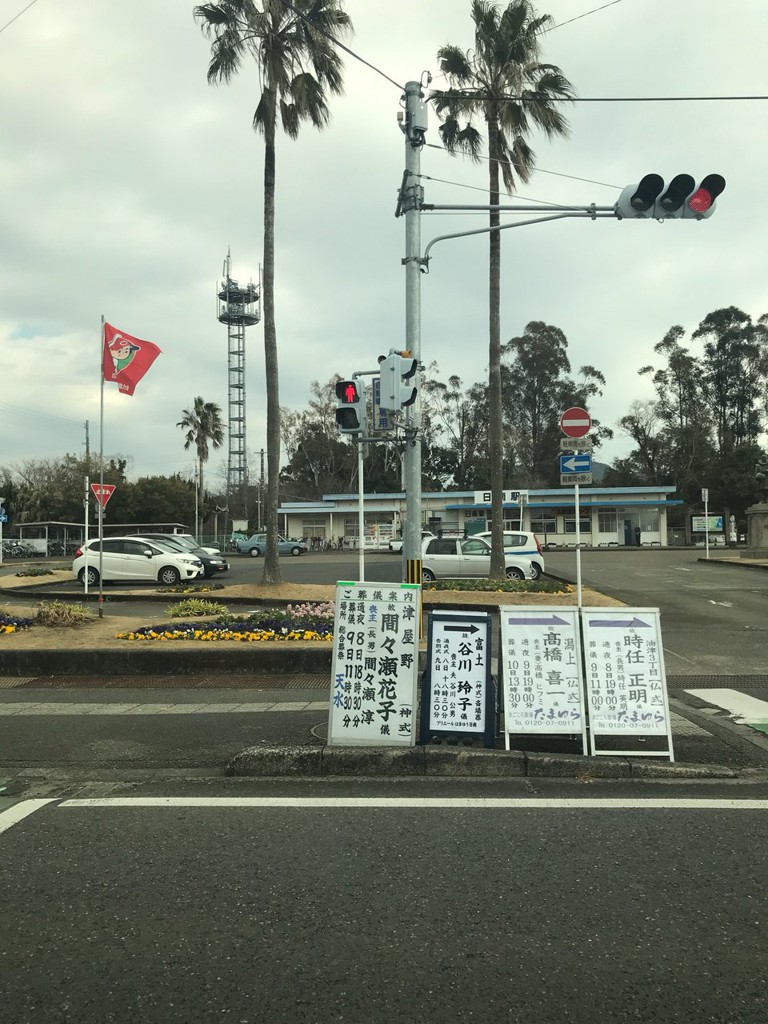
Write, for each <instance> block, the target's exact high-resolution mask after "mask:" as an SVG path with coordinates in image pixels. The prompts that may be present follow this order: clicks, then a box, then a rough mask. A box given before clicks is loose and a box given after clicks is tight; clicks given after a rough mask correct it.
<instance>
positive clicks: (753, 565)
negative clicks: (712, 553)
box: [697, 558, 768, 572]
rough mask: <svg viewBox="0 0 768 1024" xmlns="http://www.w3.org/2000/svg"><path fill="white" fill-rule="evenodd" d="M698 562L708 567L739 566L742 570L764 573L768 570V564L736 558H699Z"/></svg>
mask: <svg viewBox="0 0 768 1024" xmlns="http://www.w3.org/2000/svg"><path fill="white" fill-rule="evenodd" d="M697 561H698V562H705V563H706V564H707V565H737V566H739V567H740V568H742V569H760V570H761V571H762V572H765V571H766V570H768V562H763V563H760V562H747V561H738V560H737V559H735V558H698V559H697Z"/></svg>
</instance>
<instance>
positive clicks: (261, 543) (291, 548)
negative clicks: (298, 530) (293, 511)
mask: <svg viewBox="0 0 768 1024" xmlns="http://www.w3.org/2000/svg"><path fill="white" fill-rule="evenodd" d="M237 550H238V551H239V552H240V554H241V555H250V556H251V558H259V557H260V556H261V555H263V554H264V552H265V551H266V550H267V535H266V533H254V534H253V536H251V537H249V538H248V540H239V541H238V542H237ZM307 550H308V548H307V545H306V544H305V543H304V541H303V540H286V539H285V537H278V538H277V553H278V555H303V554H304V552H305V551H307Z"/></svg>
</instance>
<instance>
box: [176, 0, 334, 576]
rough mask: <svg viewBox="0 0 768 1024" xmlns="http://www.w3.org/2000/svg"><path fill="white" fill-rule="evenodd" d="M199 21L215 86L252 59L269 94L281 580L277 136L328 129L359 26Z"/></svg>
mask: <svg viewBox="0 0 768 1024" xmlns="http://www.w3.org/2000/svg"><path fill="white" fill-rule="evenodd" d="M194 14H195V17H196V18H197V19H198V20H199V21H200V22H201V27H202V29H203V31H204V32H206V33H207V34H208V36H209V37H210V36H212V37H213V42H212V44H211V61H210V64H209V65H208V81H209V82H211V83H215V82H220V81H223V82H229V81H230V80H231V79H232V78H233V77H234V75H235V74H237V72H238V71H239V70H240V69H241V67H242V65H243V62H244V60H245V59H246V58H247V57H249V56H250V57H252V58H253V59H254V60H255V61H256V64H257V65H258V68H259V81H260V86H261V96H260V97H259V101H258V104H257V107H256V111H255V113H254V115H253V127H254V129H255V130H256V131H259V132H261V133H262V134H263V135H264V267H263V274H262V295H263V307H264V363H265V375H266V389H267V497H266V502H265V509H264V511H265V524H266V528H267V550H266V555H265V559H264V570H263V577H262V579H263V582H265V583H279V582H280V581H281V578H282V577H281V573H280V563H279V561H278V556H277V536H278V521H277V505H278V485H279V477H280V391H279V380H278V366H277V329H276V325H275V290H274V289H275V137H276V133H277V114H278V109H279V111H280V119H281V124H282V127H283V131H284V132H285V133H286V134H287V135H288V137H289V138H291V139H295V138H296V137H297V136H298V134H299V128H300V126H301V124H302V122H305V121H309V122H310V123H311V124H313V125H314V126H315V127H316V128H324V127H325V125H326V124H327V123H328V121H329V120H330V112H329V109H328V103H327V95H328V93H331V94H333V95H340V94H341V93H342V91H343V88H342V62H341V58H340V57H339V54H338V52H337V49H336V45H335V40H336V39H337V38H338V37H339V36H340V35H343V34H345V33H346V32H347V31H349V30H350V29H351V21H350V19H349V16H348V15H347V14H346V13H345V12H344V11H343V10H342V8H341V5H340V3H339V2H338V0H294V2H293V3H292V4H291V5H290V6H289V5H288V4H286V3H283V0H259V2H257V0H219V2H218V3H205V4H200V5H199V6H197V7H195V10H194Z"/></svg>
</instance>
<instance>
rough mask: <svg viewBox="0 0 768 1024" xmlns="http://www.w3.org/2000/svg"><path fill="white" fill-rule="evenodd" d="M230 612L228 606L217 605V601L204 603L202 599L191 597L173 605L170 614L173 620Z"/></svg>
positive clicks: (169, 610)
mask: <svg viewBox="0 0 768 1024" xmlns="http://www.w3.org/2000/svg"><path fill="white" fill-rule="evenodd" d="M228 611H229V609H228V608H227V606H226V605H224V604H217V603H216V601H202V600H201V599H200V598H196V597H190V598H188V600H186V601H179V602H178V603H177V604H172V605H171V607H170V608H169V609H168V614H169V615H170V616H171V618H172V619H180V618H186V617H187V616H189V615H217V614H221V615H226V614H227V612H228Z"/></svg>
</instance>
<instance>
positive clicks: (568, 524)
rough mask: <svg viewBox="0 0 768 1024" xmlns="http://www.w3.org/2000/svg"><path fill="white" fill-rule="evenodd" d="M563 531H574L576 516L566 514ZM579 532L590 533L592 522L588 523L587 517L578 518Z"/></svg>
mask: <svg viewBox="0 0 768 1024" xmlns="http://www.w3.org/2000/svg"><path fill="white" fill-rule="evenodd" d="M565 532H566V533H576V517H575V516H571V517H570V518H569V517H568V516H566V517H565ZM579 532H580V533H591V532H592V524H591V523H590V521H589V519H581V518H580V519H579Z"/></svg>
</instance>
